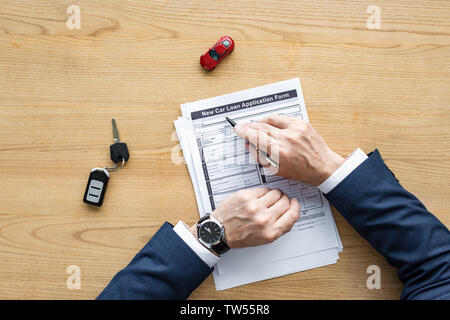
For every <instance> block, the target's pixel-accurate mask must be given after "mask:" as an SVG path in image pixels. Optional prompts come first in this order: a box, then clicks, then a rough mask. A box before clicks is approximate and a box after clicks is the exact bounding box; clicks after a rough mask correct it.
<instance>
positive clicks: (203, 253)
mask: <svg viewBox="0 0 450 320" xmlns="http://www.w3.org/2000/svg"><path fill="white" fill-rule="evenodd" d="M173 231H175V232H176V233H177V234H178V235H179V236H180V238H181V239H183V241H184V242H186V244H187V245H188V246H189V247H190V248H191V249H192V251H194V252H195V253H196V254H197V255H198V256H199V258H200V259H202V260H203V262H204V263H206V264H207V265H208V266H209V267H210V268H212V267H213V266H214V265H215V264H216V263H217V262H218V261H219V259H220V258H219V257H218V256H216V255H215V254H213V253H212V252H211V251H209V250H208V249H206V248H205V247H204V246H203V245H202V244H201V243H200V242H198V240H197V238H195V236H194V235H193V234H192V232H191V230H189V227H188V226H187V225H186V224H185V223H184V222H183V221H178V223H177V225H176V226H175V227H173Z"/></svg>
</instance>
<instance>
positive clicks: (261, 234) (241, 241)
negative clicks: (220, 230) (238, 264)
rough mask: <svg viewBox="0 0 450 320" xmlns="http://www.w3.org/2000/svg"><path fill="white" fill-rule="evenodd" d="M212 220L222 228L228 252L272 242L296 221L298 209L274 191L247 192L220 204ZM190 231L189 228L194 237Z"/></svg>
mask: <svg viewBox="0 0 450 320" xmlns="http://www.w3.org/2000/svg"><path fill="white" fill-rule="evenodd" d="M212 216H213V217H214V218H216V219H217V220H219V221H220V222H221V223H222V224H223V226H224V228H225V237H226V239H227V244H228V246H229V247H230V248H242V247H251V246H258V245H262V244H267V243H270V242H273V241H274V240H276V239H278V238H279V237H280V236H282V235H283V234H285V233H286V232H288V231H290V230H291V229H292V226H293V225H294V223H295V222H296V221H297V220H298V218H299V217H300V205H299V203H298V201H297V199H295V198H292V199H289V198H288V197H287V196H286V195H284V194H283V193H282V192H281V191H280V190H277V189H275V190H270V189H269V188H256V189H247V190H240V191H238V192H236V193H235V194H232V195H231V196H229V197H228V198H226V199H225V200H224V201H222V202H221V203H220V205H219V206H218V207H217V208H216V210H214V211H213V213H212ZM194 230H195V227H194V226H193V227H192V228H191V231H192V232H195V233H194V234H195V235H196V234H197V232H196V231H194Z"/></svg>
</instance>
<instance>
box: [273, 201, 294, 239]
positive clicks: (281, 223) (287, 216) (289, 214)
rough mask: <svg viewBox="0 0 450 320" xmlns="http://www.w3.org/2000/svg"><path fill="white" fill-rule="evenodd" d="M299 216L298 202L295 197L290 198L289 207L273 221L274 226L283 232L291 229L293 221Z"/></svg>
mask: <svg viewBox="0 0 450 320" xmlns="http://www.w3.org/2000/svg"><path fill="white" fill-rule="evenodd" d="M299 218H300V204H299V203H298V201H297V199H296V198H291V200H290V203H289V209H288V210H287V211H286V212H285V213H284V214H283V215H281V217H279V218H278V220H277V221H276V222H275V227H276V228H277V229H279V230H280V231H281V234H285V233H286V232H289V231H290V230H291V229H292V226H293V225H294V223H295V222H296V221H297V220H298V219H299Z"/></svg>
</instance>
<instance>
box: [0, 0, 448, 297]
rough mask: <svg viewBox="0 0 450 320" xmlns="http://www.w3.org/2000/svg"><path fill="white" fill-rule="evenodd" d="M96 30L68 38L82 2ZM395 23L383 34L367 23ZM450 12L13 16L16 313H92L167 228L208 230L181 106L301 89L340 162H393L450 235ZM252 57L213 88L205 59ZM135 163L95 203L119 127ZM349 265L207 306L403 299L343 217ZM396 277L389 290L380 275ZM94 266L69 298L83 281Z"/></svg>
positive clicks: (6, 80) (6, 8) (224, 4)
mask: <svg viewBox="0 0 450 320" xmlns="http://www.w3.org/2000/svg"><path fill="white" fill-rule="evenodd" d="M75 3H76V4H78V5H79V6H80V8H81V29H80V30H69V29H68V28H67V27H66V20H67V18H68V16H69V15H68V14H67V13H66V9H67V7H68V6H70V5H71V4H75ZM371 4H375V5H378V6H379V7H380V9H381V23H382V25H381V29H380V30H368V29H367V27H366V20H367V18H368V16H369V14H368V13H366V9H367V7H368V6H369V5H371ZM449 18H450V3H449V2H448V1H445V0H443V1H408V2H404V1H392V0H377V1H370V2H368V1H357V0H346V1H342V0H333V1H301V0H295V1H282V0H279V1H273V0H264V1H262V0H257V1H254V0H251V1H237V0H231V1H230V0H229V1H208V2H207V3H205V2H202V1H192V0H183V1H181V0H173V1H169V0H165V1H152V0H146V1H132V0H130V1H124V0H114V1H106V0H105V1H103V0H102V1H100V0H96V1H94V0H79V1H76V2H75V1H74V2H72V1H68V0H64V1H63V0H51V1H37V0H33V1H31V0H27V1H26V2H23V1H19V0H2V1H1V3H0V130H1V132H0V194H1V207H0V283H1V285H0V298H4V299H5V298H6V299H40V298H44V299H55V298H58V299H92V298H95V297H96V296H97V294H98V293H99V292H100V291H101V290H102V289H103V288H104V287H105V286H106V284H107V283H108V282H109V281H110V279H111V278H112V276H113V275H114V274H115V273H116V272H117V271H119V270H120V269H121V268H122V267H124V266H125V265H126V264H127V263H128V262H129V261H130V260H131V258H132V257H133V256H134V255H135V254H136V252H137V251H138V250H139V249H140V248H141V247H142V246H143V245H144V244H145V243H146V242H147V241H148V239H149V238H150V237H151V236H152V235H153V234H154V232H156V230H157V229H158V228H159V226H160V225H161V224H162V223H163V222H164V221H165V220H167V221H170V222H172V223H176V222H177V221H178V220H180V219H183V220H184V221H186V222H187V223H194V222H195V221H196V220H197V218H198V212H197V207H196V203H195V199H194V193H193V189H192V185H191V181H190V178H189V175H188V172H187V169H186V167H185V165H175V164H174V163H172V162H171V158H170V155H171V151H172V149H173V148H174V147H175V146H176V145H177V141H176V139H175V138H174V137H175V135H174V127H173V123H172V122H173V120H175V119H176V118H177V117H178V116H179V115H180V108H179V105H180V103H183V102H187V101H194V100H198V99H203V98H208V97H212V96H216V95H220V94H225V93H230V92H233V91H236V90H241V89H245V88H251V87H254V86H258V85H263V84H268V83H272V82H276V81H281V80H285V79H290V78H293V77H300V78H301V81H302V88H303V92H304V96H305V100H306V106H307V110H308V113H309V117H310V120H311V122H312V124H313V125H314V126H315V128H316V129H317V130H318V131H319V132H320V133H321V134H322V135H323V136H324V138H325V140H326V141H327V142H328V144H329V145H330V146H332V147H333V148H334V149H335V150H336V151H337V152H339V153H340V154H342V155H344V156H345V155H348V154H349V153H350V152H351V151H352V150H354V149H355V148H356V147H361V148H362V149H363V150H364V151H366V152H370V151H371V150H373V149H374V148H378V149H379V150H380V152H381V154H382V155H383V156H384V159H385V160H386V162H387V164H388V166H389V167H390V168H391V169H392V170H393V171H394V172H395V174H396V176H397V177H398V178H399V180H400V181H401V183H402V184H403V185H404V186H405V187H406V188H407V189H408V190H409V191H411V192H412V193H414V194H415V195H417V196H418V197H419V198H420V199H421V200H422V201H423V202H424V203H425V205H426V206H427V207H428V209H429V210H430V211H432V212H434V213H435V215H436V216H437V217H439V218H440V219H441V220H442V221H443V222H444V223H445V224H446V225H447V226H449V225H450V215H449V209H448V204H449V201H448V196H449V194H450V187H449V181H450V161H449V158H450V131H449V128H450V115H449V111H450V104H449V103H450V102H449V101H450V89H449V88H450V19H449ZM224 34H228V35H230V36H232V37H233V38H234V39H235V41H236V50H235V52H234V53H233V55H231V56H230V57H229V58H227V59H226V60H225V61H223V62H222V63H221V64H220V66H219V67H218V68H217V69H216V70H215V71H214V72H212V73H206V72H203V71H202V70H201V68H200V66H199V63H198V60H199V56H200V55H201V54H202V53H204V51H206V49H207V48H208V46H210V45H212V44H213V43H214V42H215V41H216V40H217V39H218V38H219V37H220V36H221V35H224ZM113 116H114V117H116V119H117V121H118V126H119V131H120V134H121V138H122V139H123V140H124V141H126V142H127V143H128V145H129V148H130V152H131V159H130V161H129V163H128V164H127V165H126V168H125V169H123V170H122V171H121V172H120V173H119V174H113V177H112V178H111V179H110V186H109V189H108V192H107V198H106V201H105V203H104V205H103V207H101V209H98V210H96V209H94V208H91V207H88V206H86V205H84V204H83V203H82V201H81V200H82V195H83V192H84V189H85V186H86V181H87V177H88V172H89V170H90V169H91V168H92V167H95V166H104V165H106V164H108V161H109V149H108V148H109V145H110V144H111V143H112V133H111V117H113ZM334 214H335V218H336V221H337V224H338V228H339V232H340V234H341V237H342V241H343V244H344V252H343V253H342V254H341V255H340V257H341V258H340V260H339V262H338V263H337V264H335V265H331V266H327V267H323V268H319V269H314V270H309V271H305V272H301V273H296V274H292V275H289V276H285V277H281V278H277V279H271V280H268V281H263V282H259V283H254V284H251V285H246V286H241V287H238V288H235V289H231V290H226V291H223V292H217V291H216V290H215V288H214V283H213V279H212V277H209V278H208V279H207V280H206V281H205V282H204V283H203V284H202V285H201V286H200V287H199V288H198V289H197V290H196V291H195V292H194V293H193V294H192V296H191V298H193V299H210V298H217V299H229V298H231V299H240V298H250V299H255V298H257V299H259V298H262V299H266V298H267V299H269V298H274V299H281V298H287V299H317V298H319V299H322V298H324V299H362V298H368V299H381V298H386V299H391V298H392V299H397V298H399V296H400V293H401V289H402V285H401V283H400V282H399V281H398V280H397V277H396V274H395V270H394V269H393V268H391V267H390V266H389V265H388V264H387V263H386V262H385V260H384V259H383V258H382V257H381V256H380V255H379V254H378V253H377V252H375V250H374V249H373V248H371V247H370V245H368V243H367V242H366V241H365V240H363V239H362V238H361V237H360V236H359V235H358V234H357V233H356V232H355V231H354V230H353V229H352V228H351V227H350V226H349V224H348V223H347V222H346V221H344V219H343V218H342V217H341V216H340V214H339V213H337V212H334ZM372 264H375V265H379V266H380V267H381V279H382V280H381V286H382V287H381V289H380V290H368V289H367V288H366V279H367V277H368V275H367V274H366V268H367V267H368V266H369V265H372ZM69 265H78V266H80V268H81V285H82V286H81V289H80V290H68V289H67V287H66V279H67V277H68V274H67V273H66V268H67V267H68V266H69Z"/></svg>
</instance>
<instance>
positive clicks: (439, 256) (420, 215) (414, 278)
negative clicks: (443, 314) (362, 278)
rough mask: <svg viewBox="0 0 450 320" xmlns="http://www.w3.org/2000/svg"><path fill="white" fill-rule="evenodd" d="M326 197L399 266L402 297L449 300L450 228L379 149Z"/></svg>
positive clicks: (377, 248)
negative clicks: (399, 178)
mask: <svg viewBox="0 0 450 320" xmlns="http://www.w3.org/2000/svg"><path fill="white" fill-rule="evenodd" d="M326 197H327V198H328V200H329V201H330V202H331V203H332V204H333V205H334V206H335V207H336V209H337V210H338V211H339V212H340V213H341V214H342V215H343V216H344V217H345V218H346V219H347V221H348V222H349V223H350V224H351V225H352V226H353V227H354V228H355V229H356V230H357V231H358V232H359V233H360V234H361V235H362V236H363V237H364V238H365V239H367V241H369V243H370V244H371V245H372V246H373V247H375V249H376V250H377V251H378V252H380V253H381V254H382V255H383V256H384V257H385V258H386V259H387V261H388V262H389V263H390V264H391V265H393V266H394V267H396V268H397V271H398V276H399V278H400V280H401V281H402V282H403V283H404V284H405V287H404V290H403V293H402V296H401V298H402V299H450V232H449V230H448V229H447V228H446V227H445V226H444V225H443V224H442V223H441V222H440V221H439V220H438V219H437V218H436V217H435V216H433V215H432V214H431V213H430V212H429V211H428V210H427V209H426V208H425V207H424V205H423V204H422V203H421V202H420V201H419V200H418V199H417V198H416V197H415V196H414V195H412V194H411V193H409V192H408V191H406V190H405V189H404V188H403V187H402V186H401V185H400V184H399V183H398V181H397V180H396V179H395V177H394V176H393V174H392V173H391V171H390V170H389V169H388V168H387V167H386V165H385V164H384V162H383V159H382V158H381V156H380V154H379V152H378V150H375V151H374V152H373V153H371V154H370V155H369V158H368V159H366V160H365V161H364V162H363V163H362V164H361V165H359V166H358V167H357V168H356V169H355V170H354V171H353V172H352V173H351V174H350V175H349V176H347V177H346V178H345V179H344V180H343V181H342V182H341V183H340V184H339V185H337V186H336V187H335V188H334V189H333V190H332V191H330V192H329V193H328V194H326Z"/></svg>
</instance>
